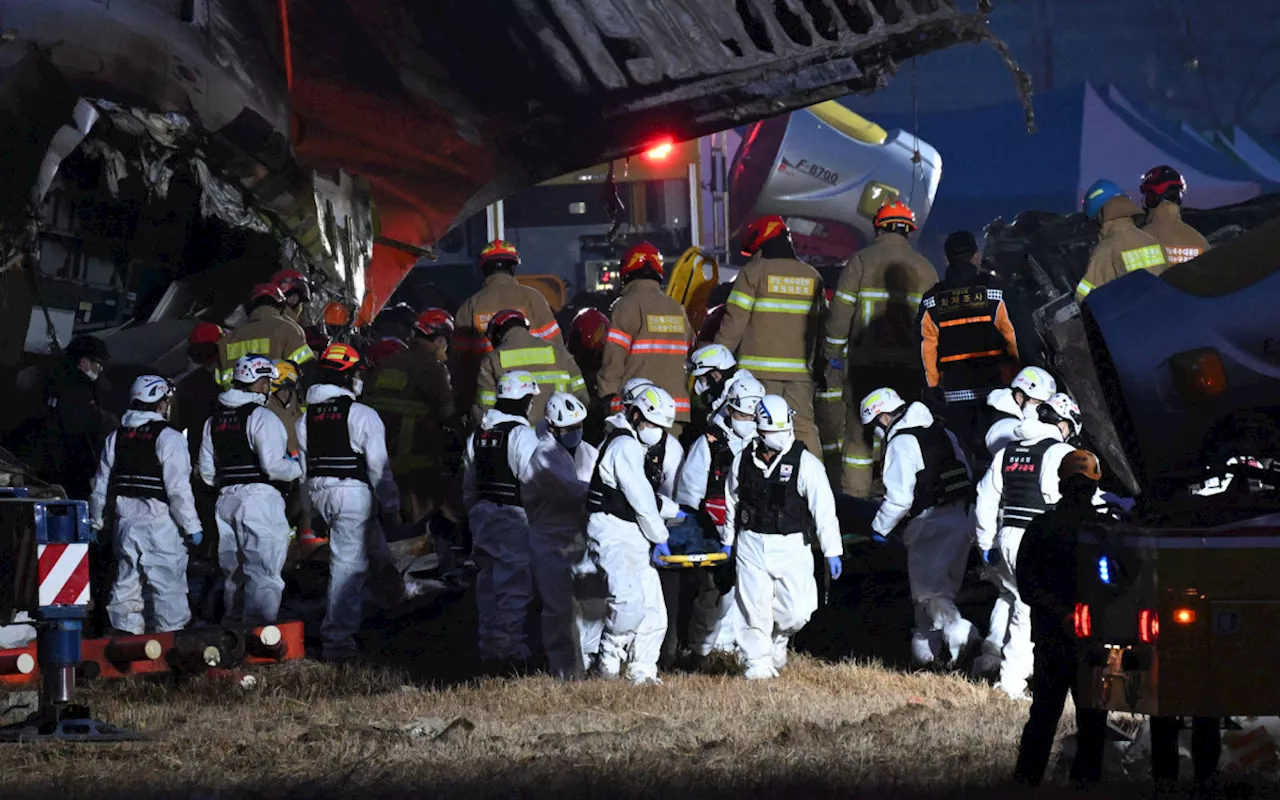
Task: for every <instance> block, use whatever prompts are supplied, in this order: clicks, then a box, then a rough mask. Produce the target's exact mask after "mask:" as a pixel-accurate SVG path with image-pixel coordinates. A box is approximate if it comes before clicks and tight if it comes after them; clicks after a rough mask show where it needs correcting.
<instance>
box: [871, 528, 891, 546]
mask: <svg viewBox="0 0 1280 800" xmlns="http://www.w3.org/2000/svg"><path fill="white" fill-rule="evenodd" d="M871 541H873V542H875V543H876V544H888V543H889V537H887V536H885V535H884V534H883V533H876V532H875V531H872V532H871Z"/></svg>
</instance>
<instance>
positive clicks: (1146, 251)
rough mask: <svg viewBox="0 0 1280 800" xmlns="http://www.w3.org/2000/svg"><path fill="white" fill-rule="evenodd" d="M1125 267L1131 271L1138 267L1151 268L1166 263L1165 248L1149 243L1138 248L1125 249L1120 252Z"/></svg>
mask: <svg viewBox="0 0 1280 800" xmlns="http://www.w3.org/2000/svg"><path fill="white" fill-rule="evenodd" d="M1120 259H1121V260H1122V261H1124V268H1125V269H1126V270H1128V271H1129V272H1133V271H1134V270H1136V269H1150V268H1151V267H1158V266H1160V265H1161V264H1163V263H1164V248H1163V247H1161V246H1160V245H1158V244H1149V245H1147V246H1146V247H1139V248H1137V249H1136V250H1125V251H1124V252H1123V253H1121V254H1120Z"/></svg>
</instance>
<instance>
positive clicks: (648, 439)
mask: <svg viewBox="0 0 1280 800" xmlns="http://www.w3.org/2000/svg"><path fill="white" fill-rule="evenodd" d="M636 435H637V436H639V437H640V441H641V442H643V443H644V444H645V446H647V447H653V446H654V445H655V444H657V443H658V442H660V441H662V428H654V427H648V428H645V429H643V430H640V431H637V432H636Z"/></svg>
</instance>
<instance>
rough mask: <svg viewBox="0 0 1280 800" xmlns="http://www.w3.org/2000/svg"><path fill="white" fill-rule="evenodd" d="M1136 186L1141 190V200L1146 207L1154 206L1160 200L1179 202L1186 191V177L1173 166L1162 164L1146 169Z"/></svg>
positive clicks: (1158, 203)
mask: <svg viewBox="0 0 1280 800" xmlns="http://www.w3.org/2000/svg"><path fill="white" fill-rule="evenodd" d="M1138 188H1139V189H1141V190H1142V202H1143V204H1144V205H1146V207H1147V208H1155V207H1156V206H1158V205H1160V201H1162V200H1172V201H1173V202H1175V203H1179V204H1181V203H1182V196H1183V195H1184V194H1186V193H1187V179H1186V178H1184V177H1182V173H1180V172H1178V171H1177V170H1176V169H1174V168H1173V167H1170V166H1168V165H1164V164H1162V165H1160V166H1158V167H1152V168H1151V169H1149V170H1147V174H1146V175H1143V176H1142V183H1141V184H1140V185H1139V186H1138Z"/></svg>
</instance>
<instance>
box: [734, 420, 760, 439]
mask: <svg viewBox="0 0 1280 800" xmlns="http://www.w3.org/2000/svg"><path fill="white" fill-rule="evenodd" d="M729 425H730V427H732V428H733V432H734V433H735V434H736V435H737V436H738V437H740V438H742V439H750V438H752V437H754V436H755V435H756V421H755V420H753V419H735V420H730V421H729Z"/></svg>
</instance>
